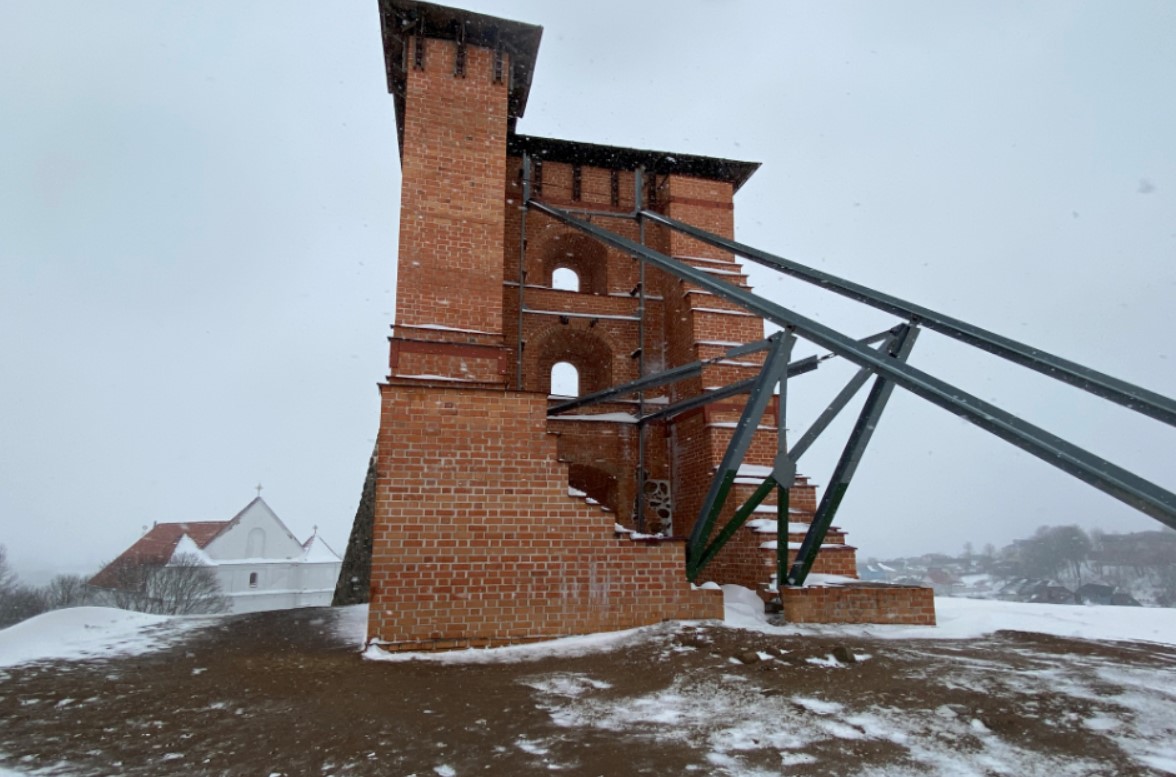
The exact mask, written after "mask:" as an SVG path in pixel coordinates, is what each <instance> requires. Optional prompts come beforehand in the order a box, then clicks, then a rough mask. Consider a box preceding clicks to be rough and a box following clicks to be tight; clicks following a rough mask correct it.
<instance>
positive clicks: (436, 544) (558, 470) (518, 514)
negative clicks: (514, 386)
mask: <svg viewBox="0 0 1176 777" xmlns="http://www.w3.org/2000/svg"><path fill="white" fill-rule="evenodd" d="M381 394H382V403H383V409H382V416H381V429H380V437H379V441H378V449H379V456H378V469H379V474H378V478H377V487H376V520H375V531H374V536H373V546H374V558H373V564H372V576H371V577H372V579H371V584H372V598H371V609H370V620H369V628H368V634H369V637H370V638H373V639H376V640H379V641H380V642H381V643H385V644H386V646H388V647H390V648H393V649H421V648H441V647H459V646H464V645H489V644H506V643H510V642H520V641H528V640H534V639H542V638H550V637H556V636H560V635H566V634H578V633H586V632H593V631H603V630H612V629H624V628H629V627H633V626H638V625H643V624H648V623H656V622H658V621H661V620H666V619H675V618H717V617H722V599H721V596H720V595H717V593H716V592H714V591H705V590H692V588H691V586H690V585H689V584H688V583H687V582H686V580H685V578H684V576H683V574H682V552H683V548H682V545H681V543H679V542H660V543H642V542H634V541H632V540H629V539H627V538H626V537H624V536H622V537H620V538H618V537H617V535H616V532H615V530H614V525H615V522H614V519H613V516H612V515H611V514H610V513H607V512H605V511H603V510H601V509H600V508H598V507H595V506H592V505H589V504H587V503H585V502H584V500H582V499H577V498H574V497H571V496H569V495H568V470H567V465H565V464H562V463H560V462H559V461H558V460H557V459H556V445H557V444H556V438H555V437H554V436H552V435H549V434H548V433H547V430H546V421H545V415H546V400H545V399H544V397H542V396H540V395H535V394H526V393H519V392H506V393H504V392H502V391H498V390H487V389H481V390H479V389H470V388H466V387H459V388H445V387H440V386H420V385H386V386H383V387H382V390H381Z"/></svg>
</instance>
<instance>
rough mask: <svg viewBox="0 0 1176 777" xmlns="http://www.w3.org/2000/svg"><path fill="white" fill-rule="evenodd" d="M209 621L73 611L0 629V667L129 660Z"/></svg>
mask: <svg viewBox="0 0 1176 777" xmlns="http://www.w3.org/2000/svg"><path fill="white" fill-rule="evenodd" d="M215 620H216V619H215V618H209V617H189V618H169V617H167V616H165V615H145V614H143V613H141V612H127V611H126V610H117V609H114V608H112V607H73V608H70V609H66V610H53V611H52V612H47V613H44V614H43V615H38V616H37V617H35V618H30V619H29V620H27V621H24V622H23V623H17V624H16V625H14V626H9V627H8V628H6V629H0V667H5V666H14V665H16V664H23V663H27V662H29V661H45V660H58V659H64V660H73V659H82V658H111V657H115V656H131V655H138V654H141V653H146V652H149V651H152V650H158V649H160V648H164V647H168V646H170V645H173V644H175V643H176V642H177V641H178V640H180V639H182V638H183V637H184V635H185V634H187V633H188V632H190V631H192V630H193V629H199V628H201V627H202V626H206V625H208V624H209V623H212V622H214V621H215Z"/></svg>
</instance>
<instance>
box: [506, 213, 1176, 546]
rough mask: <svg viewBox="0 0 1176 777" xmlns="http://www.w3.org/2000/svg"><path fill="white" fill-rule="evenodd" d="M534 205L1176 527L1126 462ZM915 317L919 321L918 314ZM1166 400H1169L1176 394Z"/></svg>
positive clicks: (1157, 494)
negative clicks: (1094, 451)
mask: <svg viewBox="0 0 1176 777" xmlns="http://www.w3.org/2000/svg"><path fill="white" fill-rule="evenodd" d="M528 206H529V207H532V208H535V209H536V210H538V211H540V212H541V213H546V214H547V215H549V216H551V217H552V218H554V219H556V220H557V221H560V222H563V223H565V224H568V225H569V226H573V227H576V228H577V229H580V230H581V231H583V232H585V233H587V234H589V235H592V236H593V237H595V238H597V239H598V240H600V241H601V242H603V243H605V244H606V245H609V246H612V247H613V248H616V249H619V250H621V251H624V252H625V253H628V254H629V255H631V256H633V257H636V258H639V259H644V260H645V261H648V262H650V263H652V264H653V265H654V266H656V267H658V268H659V269H662V270H665V271H666V272H668V273H670V274H671V275H674V276H675V277H678V278H681V279H683V280H686V281H689V282H690V283H693V284H695V285H697V286H699V287H700V288H702V289H705V290H707V291H710V292H713V293H714V294H715V295H716V296H720V297H723V298H724V299H728V300H731V301H733V302H736V303H738V304H740V305H742V306H743V307H744V308H746V309H747V310H749V311H751V312H753V313H755V314H756V315H758V316H761V317H762V318H765V319H767V320H768V321H771V322H773V323H775V324H778V325H780V326H782V327H792V328H793V329H795V331H796V333H797V334H798V335H799V336H801V337H804V338H805V339H807V340H809V341H811V342H814V343H816V344H817V345H819V346H821V347H823V348H827V349H829V350H830V351H832V352H834V353H836V354H837V355H838V356H841V357H843V358H845V359H848V360H849V361H851V362H853V363H854V364H857V365H859V366H862V367H870V368H871V369H872V370H873V371H875V372H876V373H877V374H879V375H884V376H885V377H887V378H888V379H890V380H892V381H894V383H895V384H896V385H899V386H902V387H903V388H904V389H906V390H907V391H910V392H911V393H912V394H915V395H916V396H918V397H920V398H922V399H925V400H927V401H928V402H931V403H932V404H934V405H937V406H939V407H941V408H943V409H945V410H947V411H948V412H950V413H952V414H954V415H957V416H959V417H960V418H963V419H964V420H966V421H968V422H970V423H972V424H975V425H976V426H979V427H980V428H981V429H984V430H985V431H987V432H989V433H991V434H994V435H996V436H997V437H1000V438H1001V439H1003V440H1005V441H1006V442H1010V443H1012V444H1013V445H1016V446H1017V447H1018V448H1021V449H1022V450H1024V451H1025V452H1027V453H1030V454H1032V455H1033V456H1036V457H1037V458H1039V459H1041V460H1042V461H1044V462H1046V463H1048V464H1051V465H1053V466H1055V467H1057V468H1058V469H1061V470H1062V471H1063V472H1067V473H1069V474H1070V475H1073V476H1074V477H1076V478H1078V479H1079V480H1083V481H1085V482H1086V483H1089V484H1090V485H1092V486H1094V487H1095V488H1097V489H1099V490H1100V491H1102V492H1103V493H1106V494H1109V495H1110V496H1112V497H1114V498H1115V499H1118V500H1120V501H1121V502H1123V503H1125V504H1127V505H1129V506H1131V507H1133V508H1135V509H1137V510H1139V511H1141V512H1143V513H1146V514H1147V515H1150V516H1152V517H1153V518H1155V519H1156V520H1158V521H1160V522H1161V523H1163V524H1165V525H1166V526H1169V527H1171V528H1174V529H1176V494H1173V493H1172V492H1170V491H1167V490H1166V489H1163V488H1160V487H1159V486H1157V485H1156V484H1154V483H1151V482H1149V481H1148V480H1145V479H1144V478H1141V477H1139V476H1138V475H1135V474H1133V473H1131V472H1128V471H1127V470H1125V469H1123V468H1122V467H1119V466H1117V465H1115V464H1112V463H1111V462H1109V461H1107V460H1105V459H1103V458H1100V457H1098V456H1095V455H1094V454H1092V453H1089V452H1088V451H1086V450H1083V449H1082V448H1079V447H1078V446H1076V445H1074V444H1072V443H1069V442H1067V441H1066V440H1063V439H1062V438H1060V437H1058V436H1056V435H1053V434H1050V433H1049V432H1047V431H1045V430H1044V429H1041V428H1040V427H1037V426H1034V425H1033V424H1029V423H1027V422H1025V421H1022V420H1021V419H1020V418H1018V417H1016V416H1015V415H1013V414H1012V413H1009V412H1007V411H1005V410H1002V409H1000V408H999V407H997V406H995V405H993V404H991V403H988V402H985V401H984V400H982V399H980V398H979V397H976V396H973V395H971V394H968V393H967V392H964V391H961V390H960V389H959V388H956V387H955V386H952V385H951V384H949V383H947V382H945V381H942V380H939V379H938V378H935V377H933V376H931V375H928V374H927V373H925V372H923V371H921V370H918V369H915V368H914V367H911V366H910V365H908V364H902V363H899V362H896V361H895V360H893V359H889V358H887V357H885V356H882V355H880V354H878V353H876V352H874V351H873V349H870V348H867V347H865V346H862V345H861V344H859V343H857V342H856V341H854V340H852V339H850V338H849V337H847V336H845V335H843V334H841V333H840V332H838V331H836V330H834V329H832V328H830V327H828V326H825V325H824V324H821V323H819V322H817V321H814V320H813V319H810V318H807V317H806V316H802V315H800V314H799V313H796V312H795V311H792V310H789V309H788V308H785V307H784V306H782V305H779V304H777V303H775V302H772V301H770V300H767V299H764V298H763V297H760V296H758V295H755V294H752V293H751V292H749V291H747V290H745V289H741V288H738V287H736V286H733V285H731V284H729V283H726V282H724V281H721V280H718V279H716V278H714V277H712V276H710V275H708V274H707V273H706V272H704V271H702V270H698V269H696V268H694V267H690V266H689V265H687V264H686V263H684V262H680V261H678V260H675V259H673V258H671V257H669V256H666V255H665V254H662V253H659V252H657V251H654V250H652V249H650V248H647V247H645V246H642V245H640V244H638V243H635V242H633V241H632V240H629V239H627V238H624V237H621V236H620V235H617V234H615V233H613V232H609V231H608V230H606V229H602V228H600V227H598V226H596V225H595V224H589V223H586V222H584V221H582V220H580V219H577V218H575V217H573V216H569V215H568V214H566V213H564V212H563V211H561V210H560V209H559V208H555V207H552V206H550V205H547V204H545V203H542V202H539V201H537V200H531V201H530V202H529V203H528ZM647 213H648V212H647ZM915 323H920V322H919V321H916V322H915ZM1167 401H1168V402H1171V400H1167ZM1174 417H1176V415H1174Z"/></svg>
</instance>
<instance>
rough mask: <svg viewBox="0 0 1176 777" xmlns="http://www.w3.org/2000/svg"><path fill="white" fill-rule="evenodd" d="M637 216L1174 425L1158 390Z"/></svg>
mask: <svg viewBox="0 0 1176 777" xmlns="http://www.w3.org/2000/svg"><path fill="white" fill-rule="evenodd" d="M641 216H642V217H643V218H646V219H648V220H650V221H653V222H655V223H657V224H661V225H663V226H666V227H669V228H670V229H673V230H676V231H678V232H682V233H683V234H686V235H689V236H690V237H692V238H694V239H696V240H700V241H702V242H704V243H707V244H709V245H712V246H715V247H716V248H721V249H723V250H724V251H730V252H732V253H734V254H738V255H739V256H742V257H746V258H747V259H750V260H752V261H753V262H756V263H758V264H762V265H764V266H766V267H771V268H772V269H774V270H779V271H780V272H782V273H785V274H786V275H790V276H792V277H794V278H799V279H800V280H803V281H807V282H808V283H813V284H816V285H818V286H820V287H821V288H823V289H828V290H829V291H832V292H835V293H837V294H841V295H842V296H845V297H849V298H850V299H852V300H856V301H857V302H861V303H863V304H866V305H869V306H870V307H873V308H877V309H879V310H885V311H886V312H888V313H893V314H894V315H896V316H900V317H902V318H903V319H906V320H911V319H918V321H919V324H920V325H921V326H924V327H926V328H927V329H931V330H933V331H935V332H939V333H940V334H944V335H947V336H948V337H951V338H954V339H956V340H960V341H962V342H965V343H968V344H969V345H972V346H975V347H977V348H980V349H981V350H985V351H988V352H989V353H993V354H996V355H997V356H1000V357H1002V358H1004V359H1008V360H1009V361H1011V362H1014V363H1016V364H1020V365H1022V366H1024V367H1028V368H1029V369H1031V370H1036V371H1037V372H1040V373H1041V374H1042V375H1046V376H1048V377H1051V378H1054V379H1055V380H1060V381H1062V382H1063V383H1068V384H1070V385H1071V386H1076V387H1078V388H1080V389H1082V390H1083V391H1088V392H1090V393H1091V394H1095V395H1097V396H1100V397H1103V398H1104V399H1109V400H1110V401H1112V402H1115V403H1116V404H1119V405H1122V406H1123V407H1126V408H1129V409H1131V410H1135V411H1136V412H1139V413H1143V414H1144V415H1147V416H1151V417H1152V418H1155V419H1156V420H1158V421H1163V422H1164V423H1166V424H1168V425H1170V426H1176V400H1173V399H1171V398H1169V397H1165V396H1164V395H1162V394H1157V393H1156V392H1154V391H1149V390H1148V389H1145V388H1143V387H1141V386H1136V385H1134V384H1131V383H1128V382H1127V381H1125V380H1119V379H1118V378H1115V377H1112V376H1110V375H1105V374H1103V373H1101V372H1098V371H1096V370H1092V369H1090V368H1089V367H1083V366H1082V365H1081V364H1077V363H1075V362H1072V361H1069V360H1067V359H1063V358H1061V357H1060V356H1054V355H1053V354H1051V353H1047V352H1045V351H1043V350H1041V349H1040V348H1034V347H1032V346H1030V345H1026V344H1024V343H1019V342H1017V341H1016V340H1012V339H1010V338H1008V337H1003V336H1001V335H998V334H996V333H995V332H989V331H988V330H986V329H981V328H980V327H978V326H973V325H972V324H969V323H967V322H965V321H960V320H959V319H957V318H952V317H951V316H947V315H944V314H942V313H939V312H936V311H934V310H931V309H930V308H925V307H923V306H922V305H916V304H914V303H913V302H907V301H905V300H902V299H899V298H898V297H894V296H891V295H889V294H884V293H882V292H879V291H875V290H873V289H870V288H867V287H866V286H862V285H860V284H857V283H853V282H852V281H847V280H845V279H843V278H838V277H837V276H836V275H830V274H829V273H825V272H821V271H820V270H814V269H813V268H811V267H806V266H805V265H802V264H798V263H797V262H793V261H790V260H788V259H784V258H783V257H780V256H775V255H774V254H769V253H768V252H767V251H761V250H759V249H758V248H753V247H752V246H749V245H745V244H743V243H738V242H736V241H734V240H728V239H727V238H725V237H722V236H720V235H715V234H713V233H710V232H707V231H705V230H702V229H699V228H698V227H695V226H692V225H690V224H687V223H685V222H682V221H678V220H677V219H672V218H670V217H668V216H664V215H662V214H660V213H655V212H653V211H651V210H644V211H642V213H641Z"/></svg>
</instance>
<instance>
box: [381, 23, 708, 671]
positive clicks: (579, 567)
mask: <svg viewBox="0 0 1176 777" xmlns="http://www.w3.org/2000/svg"><path fill="white" fill-rule="evenodd" d="M381 16H382V24H383V31H384V42H385V53H386V57H387V63H388V72H389V87H390V90H391V91H392V93H393V95H394V96H395V98H396V115H397V130H398V133H399V137H400V148H401V167H402V172H403V183H402V211H401V230H400V253H399V260H398V277H397V294H398V297H397V312H396V323H395V325H394V336H393V337H392V338H391V374H390V376H389V378H388V381H387V383H385V384H383V385H381V387H380V392H381V400H382V411H381V422H380V433H379V438H378V442H377V464H376V498H375V519H374V525H373V532H372V574H371V608H370V619H369V627H368V632H369V637H370V638H371V639H373V640H375V641H377V642H379V643H381V644H383V645H384V646H385V647H386V648H389V649H421V648H446V647H460V646H467V645H475V646H477V645H491V644H504V643H509V642H520V641H527V640H535V639H545V638H551V637H556V636H560V635H566V634H576V633H585V632H591V631H601V630H609V629H622V628H629V627H632V626H636V625H641V624H647V623H654V622H658V621H661V620H665V619H671V618H708V617H719V616H721V608H722V604H721V598H720V597H719V596H718V595H717V593H716V592H714V591H695V590H692V587H691V586H690V585H689V584H688V583H687V582H686V580H685V578H684V576H683V574H682V548H681V545H680V544H677V543H660V542H648V543H647V542H636V541H633V540H631V539H629V537H628V535H626V534H625V533H618V532H617V531H616V521H615V516H614V515H612V514H610V513H609V512H607V511H605V510H604V509H602V508H601V507H600V506H599V505H598V504H596V503H593V502H591V501H590V500H586V499H584V498H582V497H580V496H574V495H573V494H576V493H577V492H575V491H574V490H570V489H569V474H568V464H567V463H565V462H562V461H561V460H560V459H559V457H558V455H557V441H556V436H555V435H553V434H550V433H549V431H548V428H547V423H546V412H547V394H546V391H542V392H529V391H518V390H517V387H510V386H508V385H507V379H508V376H510V375H511V374H512V373H511V368H512V367H513V362H514V360H513V357H512V350H511V348H510V347H509V346H508V345H507V342H506V340H504V335H506V331H505V328H506V324H505V318H504V314H505V312H506V311H505V310H504V299H505V298H506V297H507V296H509V294H508V290H509V287H507V286H504V280H505V279H504V267H505V266H506V258H507V252H506V250H505V249H504V238H505V236H506V234H507V229H506V222H507V215H508V214H509V213H511V212H512V210H514V208H517V205H514V206H513V207H512V204H511V203H510V202H508V201H507V198H506V197H504V188H505V187H506V185H507V184H506V182H507V180H508V177H507V139H508V134H509V133H510V131H511V130H512V128H513V124H514V120H515V119H516V118H517V117H518V116H519V115H521V114H522V111H523V108H524V106H525V103H526V96H527V90H528V87H529V83H530V75H531V67H532V65H533V63H534V58H535V53H536V50H537V47H538V42H539V35H540V29H539V28H537V27H533V26H530V25H525V24H519V23H516V22H510V21H506V20H502V19H494V18H491V17H486V16H481V15H478V14H472V13H467V12H464V11H459V10H455V9H449V8H442V7H439V6H434V5H430V4H425V3H416V2H400V1H399V0H388V1H387V2H384V3H382V4H381Z"/></svg>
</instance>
